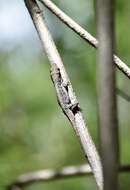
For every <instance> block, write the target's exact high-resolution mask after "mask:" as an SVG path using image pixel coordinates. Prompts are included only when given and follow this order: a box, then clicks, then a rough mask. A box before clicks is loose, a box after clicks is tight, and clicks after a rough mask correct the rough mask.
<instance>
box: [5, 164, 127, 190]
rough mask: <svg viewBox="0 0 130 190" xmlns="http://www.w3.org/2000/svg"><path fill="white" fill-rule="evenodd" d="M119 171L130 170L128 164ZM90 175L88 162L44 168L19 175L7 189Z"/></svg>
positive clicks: (17, 189)
mask: <svg viewBox="0 0 130 190" xmlns="http://www.w3.org/2000/svg"><path fill="white" fill-rule="evenodd" d="M119 172H130V165H122V166H120V167H119ZM86 175H88V176H89V175H92V171H91V168H90V166H89V165H88V164H83V165H79V166H66V167H63V168H60V169H44V170H39V171H35V172H30V173H26V174H23V175H20V176H19V177H18V178H17V179H16V180H15V181H14V182H13V183H12V184H11V185H9V186H8V188H7V190H20V188H21V187H23V186H26V185H29V184H31V183H35V182H40V181H43V182H47V181H52V180H59V179H66V178H69V177H81V176H86Z"/></svg>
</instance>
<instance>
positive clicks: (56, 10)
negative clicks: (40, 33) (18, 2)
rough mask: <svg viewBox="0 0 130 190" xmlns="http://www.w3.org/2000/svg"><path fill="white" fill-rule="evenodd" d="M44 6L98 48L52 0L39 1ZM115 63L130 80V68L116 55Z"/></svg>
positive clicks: (93, 39) (90, 37)
mask: <svg viewBox="0 0 130 190" xmlns="http://www.w3.org/2000/svg"><path fill="white" fill-rule="evenodd" d="M39 1H40V2H41V3H42V4H44V5H45V6H46V7H47V8H48V9H49V10H50V11H51V12H52V13H54V14H55V15H56V16H57V17H58V18H59V19H60V20H61V21H62V22H63V23H65V24H66V25H67V26H68V27H69V28H71V29H72V30H73V31H74V32H76V33H77V34H78V35H79V36H80V37H81V38H82V39H84V40H85V41H87V42H88V43H89V44H90V45H92V46H93V47H95V48H97V47H98V40H97V39H96V38H95V37H93V36H92V35H91V34H90V33H89V32H87V31H86V30H85V29H84V28H82V27H81V26H80V25H79V24H77V23H76V22H75V21H74V20H73V19H71V18H70V17H69V16H68V15H66V14H65V13H64V12H63V11H62V10H61V9H59V8H58V7H57V6H56V5H55V4H54V3H53V2H52V1H50V0H39ZM114 63H115V64H116V66H117V67H118V69H119V70H121V71H122V72H123V73H124V74H125V75H126V76H127V77H128V78H129V79H130V68H129V67H128V66H127V65H126V64H125V63H124V62H123V61H122V60H121V59H120V58H119V57H117V56H116V55H114Z"/></svg>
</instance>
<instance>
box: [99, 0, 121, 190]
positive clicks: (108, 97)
mask: <svg viewBox="0 0 130 190" xmlns="http://www.w3.org/2000/svg"><path fill="white" fill-rule="evenodd" d="M96 3H97V9H96V13H97V14H96V18H97V36H98V39H99V47H98V51H97V92H98V115H99V127H100V128H99V129H100V147H101V160H102V166H103V177H104V190H117V189H118V161H119V154H118V153H119V147H118V146H119V142H118V121H117V104H116V88H115V85H116V80H115V67H114V64H113V52H114V45H115V43H114V42H115V39H114V6H115V4H114V0H113V1H112V0H105V1H104V0H97V1H96Z"/></svg>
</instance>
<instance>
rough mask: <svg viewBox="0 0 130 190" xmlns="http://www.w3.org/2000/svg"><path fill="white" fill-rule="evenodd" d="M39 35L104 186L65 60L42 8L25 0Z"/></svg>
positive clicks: (61, 94)
mask: <svg viewBox="0 0 130 190" xmlns="http://www.w3.org/2000/svg"><path fill="white" fill-rule="evenodd" d="M25 4H26V6H27V8H28V10H29V12H30V15H31V17H32V20H33V22H34V25H35V27H36V29H37V32H38V35H39V37H40V39H41V42H42V44H43V45H44V48H45V51H46V54H47V56H48V59H49V61H50V65H51V70H52V74H51V76H52V80H53V83H54V86H55V89H56V93H57V98H58V102H59V104H60V106H61V108H62V110H63V112H64V113H65V115H67V117H68V119H69V120H70V122H71V124H72V127H73V129H74V131H75V133H76V134H77V137H78V138H79V140H80V143H81V146H82V148H83V150H84V153H85V157H86V158H87V159H88V161H89V163H90V166H91V168H92V171H93V174H94V176H95V179H96V182H97V185H98V187H99V189H102V187H103V177H102V166H101V162H100V158H99V155H98V153H97V150H96V147H95V145H94V143H93V141H92V138H91V136H90V134H89V132H88V129H87V127H86V126H85V121H84V119H83V116H82V112H81V109H80V107H79V103H78V101H77V99H76V96H75V94H74V91H73V88H72V85H71V83H70V80H69V78H68V75H67V73H66V71H65V68H64V65H63V62H62V60H61V58H60V55H59V53H58V51H57V48H56V46H55V44H54V41H53V39H52V37H51V34H50V32H49V31H48V28H47V26H46V24H45V21H44V19H43V15H42V12H41V10H40V9H39V7H38V5H37V3H36V1H35V0H25Z"/></svg>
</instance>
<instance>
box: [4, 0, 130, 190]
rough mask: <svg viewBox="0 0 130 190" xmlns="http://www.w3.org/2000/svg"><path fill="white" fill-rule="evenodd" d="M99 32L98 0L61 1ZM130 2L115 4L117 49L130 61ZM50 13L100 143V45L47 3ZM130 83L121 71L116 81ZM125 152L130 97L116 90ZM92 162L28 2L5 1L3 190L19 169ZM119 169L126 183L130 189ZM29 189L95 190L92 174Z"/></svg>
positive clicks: (123, 154)
mask: <svg viewBox="0 0 130 190" xmlns="http://www.w3.org/2000/svg"><path fill="white" fill-rule="evenodd" d="M55 3H56V4H57V5H59V7H61V8H62V9H63V10H64V11H65V12H66V13H68V14H69V15H70V16H72V18H74V19H75V20H76V21H78V22H79V23H80V24H81V25H82V26H83V27H84V28H86V29H87V30H88V31H89V32H90V33H92V34H93V35H94V36H95V34H96V29H95V25H96V24H95V13H94V9H95V8H94V7H95V6H94V1H92V0H80V1H75V0H71V1H69V0H66V1H61V0H55ZM129 10H130V1H129V0H125V1H122V0H117V3H116V14H115V15H116V41H117V43H116V52H117V54H118V55H119V56H120V58H121V59H122V60H124V61H125V62H126V63H127V64H128V65H129V66H130V61H129V60H130V37H129V36H130V11H129ZM45 18H46V21H47V23H48V25H49V29H50V31H51V33H52V35H53V37H54V39H55V42H56V44H57V47H58V49H59V52H60V54H61V56H62V58H63V61H64V64H65V66H66V69H67V72H68V74H69V76H70V79H71V81H72V84H73V87H74V89H75V91H76V94H77V97H78V99H79V102H80V103H81V107H82V110H83V113H84V117H85V120H86V122H87V124H88V128H89V130H90V133H91V135H92V137H93V140H94V142H95V143H96V145H97V147H98V133H97V128H98V126H97V105H96V51H95V49H93V48H92V47H91V46H90V45H88V44H87V43H86V42H84V41H83V40H82V39H80V38H79V37H78V36H77V35H76V34H74V32H72V31H71V30H70V29H68V28H67V27H66V26H64V25H63V24H62V23H61V22H60V21H59V20H58V19H57V18H56V17H55V16H54V15H52V14H51V13H50V12H49V11H47V10H46V9H45ZM129 84H130V81H129V80H128V79H127V78H126V77H125V76H124V75H123V74H122V73H121V72H120V71H117V87H119V88H120V89H122V90H123V91H125V92H126V93H128V94H130V88H128V87H129ZM117 101H118V118H119V138H120V158H121V162H122V163H125V164H128V163H130V151H129V150H130V138H129V137H130V117H129V114H130V103H129V102H127V101H125V100H124V99H122V98H121V97H119V96H117ZM82 163H86V160H85V158H84V155H83V152H82V150H81V148H80V144H79V142H77V139H76V137H75V134H74V131H73V130H72V129H71V126H70V124H69V122H68V121H67V119H66V118H65V116H64V115H63V113H62V112H61V110H60V108H59V106H58V105H57V101H56V95H55V91H54V88H53V85H52V82H51V80H50V75H49V64H48V59H47V58H46V56H45V54H44V52H43V51H42V46H41V44H40V41H39V39H38V36H37V33H36V31H35V29H34V26H33V24H32V21H31V19H30V16H29V14H28V12H27V10H26V8H25V5H24V2H23V0H13V1H7V0H0V190H5V189H6V186H7V185H8V184H10V183H11V182H12V181H13V180H15V178H17V176H19V175H20V174H23V173H26V172H31V171H36V170H39V169H45V168H60V167H62V166H66V165H74V164H76V165H79V164H82ZM129 178H130V175H129V174H120V178H119V182H120V189H122V190H124V189H125V190H129V189H130V180H129ZM25 189H27V190H34V189H37V190H41V189H46V190H51V189H53V190H58V189H59V190H61V189H62V190H66V189H67V190H72V189H75V190H78V189H82V190H86V189H88V190H93V189H96V185H95V181H94V179H93V177H79V178H71V179H65V180H60V181H52V182H47V183H42V182H40V183H37V184H32V185H29V186H27V187H26V188H25Z"/></svg>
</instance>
